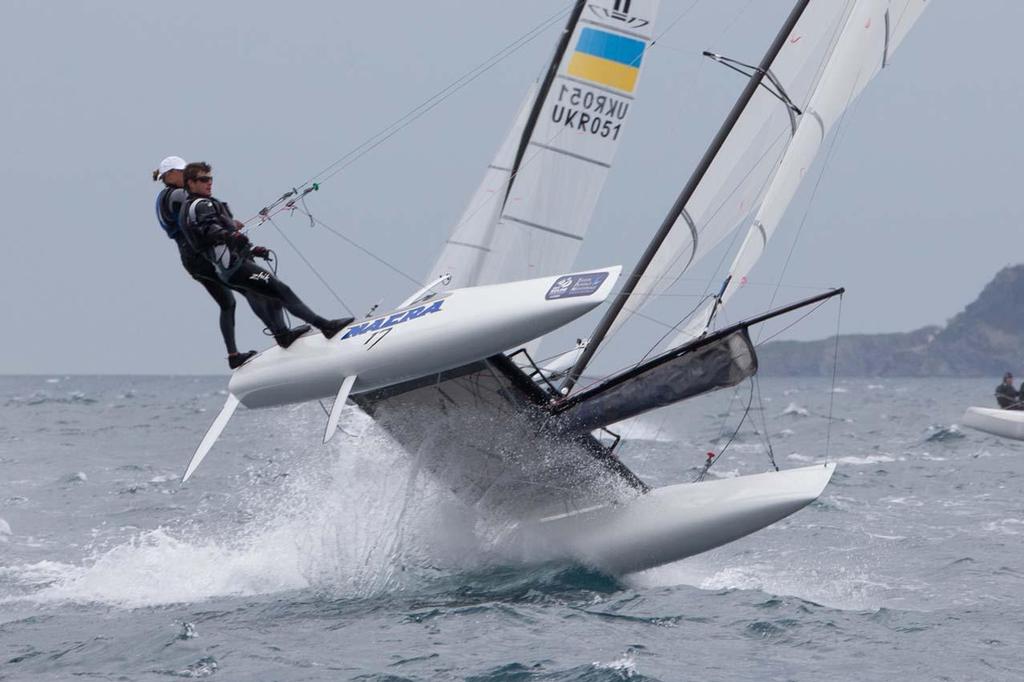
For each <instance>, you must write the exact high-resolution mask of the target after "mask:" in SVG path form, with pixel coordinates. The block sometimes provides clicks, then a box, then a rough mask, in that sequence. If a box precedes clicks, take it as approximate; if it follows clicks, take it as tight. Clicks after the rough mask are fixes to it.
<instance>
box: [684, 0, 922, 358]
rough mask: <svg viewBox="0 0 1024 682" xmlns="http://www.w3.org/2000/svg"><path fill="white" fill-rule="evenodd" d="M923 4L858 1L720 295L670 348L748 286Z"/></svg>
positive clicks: (700, 327) (699, 330)
mask: <svg viewBox="0 0 1024 682" xmlns="http://www.w3.org/2000/svg"><path fill="white" fill-rule="evenodd" d="M925 4H926V0H859V1H858V2H857V3H856V5H855V6H854V8H853V11H852V12H851V13H850V16H849V18H848V19H847V20H846V24H845V25H844V27H843V31H842V33H841V34H840V36H839V40H838V41H837V42H836V45H835V48H834V49H833V50H832V52H831V56H830V57H829V59H828V62H827V64H826V65H825V69H824V71H823V72H822V74H821V78H820V79H819V80H818V83H817V86H816V87H815V88H814V91H813V93H812V95H811V98H810V101H809V103H808V104H807V108H806V109H805V111H804V114H803V116H802V117H801V119H800V124H799V126H798V127H797V130H796V133H795V134H794V135H793V139H792V140H791V141H790V143H789V146H788V147H787V149H786V153H785V155H784V156H783V158H782V161H781V162H780V163H779V168H778V171H777V172H776V173H775V177H774V178H773V180H772V182H771V185H770V186H769V187H768V190H767V192H766V193H765V196H764V200H763V201H762V202H761V206H760V208H759V209H758V211H757V214H756V215H755V216H754V219H753V222H752V224H751V225H750V228H749V229H748V231H747V234H746V237H745V239H744V241H743V244H742V245H741V246H740V249H739V251H737V253H736V256H735V258H734V260H733V262H732V265H731V266H730V268H729V271H728V275H727V276H726V279H725V281H724V282H723V284H722V287H721V290H720V293H719V295H718V296H717V297H716V298H715V299H713V300H710V301H707V302H706V303H705V304H704V305H703V306H702V307H701V308H700V309H699V310H698V312H697V313H696V314H694V315H693V316H692V317H691V319H690V321H689V323H688V324H687V325H686V326H685V327H684V328H683V330H682V331H681V332H680V334H678V335H677V336H676V338H675V339H674V340H673V341H671V342H670V343H669V345H670V346H673V345H676V344H679V343H683V342H686V341H688V340H690V339H692V338H695V337H697V336H700V335H701V334H703V333H704V332H705V330H706V329H707V328H708V325H709V324H710V322H711V318H712V317H713V315H714V313H715V311H716V310H717V309H718V307H720V306H721V305H723V304H724V303H725V302H726V301H728V300H729V299H730V298H731V297H732V295H733V294H734V293H735V292H736V291H737V290H738V289H739V288H740V287H742V286H743V284H744V283H745V282H746V278H747V275H748V274H749V272H750V270H751V269H752V268H753V267H754V265H755V264H756V263H757V261H758V259H760V257H761V254H763V253H764V250H765V248H766V246H767V244H768V240H769V239H770V238H771V236H772V234H774V232H775V230H776V228H777V227H778V225H779V222H780V221H781V220H782V217H783V215H784V213H785V211H786V208H787V207H788V206H789V204H790V202H791V201H792V200H793V196H794V195H795V194H796V191H797V188H798V187H799V185H800V182H801V180H803V177H804V174H805V172H806V171H807V169H808V168H809V167H810V165H811V163H812V162H813V161H814V158H815V156H816V155H817V153H818V151H819V149H820V148H821V145H822V143H823V142H824V140H825V136H826V135H827V134H828V131H829V130H830V129H831V128H832V126H833V125H834V124H835V123H836V121H837V120H838V119H839V117H840V116H841V115H842V114H843V112H844V111H845V110H846V108H847V107H848V106H849V105H850V103H852V102H853V100H854V99H855V98H856V97H857V95H859V94H860V92H861V90H863V89H864V87H865V86H866V85H867V84H868V81H870V80H871V79H872V78H874V77H875V76H876V75H877V74H878V73H879V71H881V70H882V69H883V68H885V66H886V65H887V64H888V61H889V59H890V58H891V56H892V53H893V52H894V51H895V50H896V48H897V47H898V46H899V44H900V42H901V41H902V40H903V37H904V36H906V34H907V32H908V31H909V30H910V28H911V26H913V24H914V22H915V21H917V19H918V18H919V17H920V16H921V13H922V12H923V11H924V8H925Z"/></svg>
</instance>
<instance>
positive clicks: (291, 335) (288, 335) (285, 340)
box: [274, 324, 309, 348]
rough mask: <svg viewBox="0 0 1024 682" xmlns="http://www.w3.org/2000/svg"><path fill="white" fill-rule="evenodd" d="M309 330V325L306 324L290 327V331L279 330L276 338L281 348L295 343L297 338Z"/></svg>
mask: <svg viewBox="0 0 1024 682" xmlns="http://www.w3.org/2000/svg"><path fill="white" fill-rule="evenodd" d="M308 331H309V325H308V324H304V325H302V326H301V327H296V328H295V329H289V330H288V331H283V332H279V333H277V334H274V340H275V341H277V345H279V346H281V348H287V347H288V346H290V345H292V344H293V343H295V340H296V339H297V338H299V337H300V336H302V335H303V334H305V333H306V332H308Z"/></svg>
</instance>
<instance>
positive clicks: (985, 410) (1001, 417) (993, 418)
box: [961, 407, 1024, 440]
mask: <svg viewBox="0 0 1024 682" xmlns="http://www.w3.org/2000/svg"><path fill="white" fill-rule="evenodd" d="M961 422H962V423H963V425H964V426H969V427H971V428H972V429H977V430H978V431H984V432H985V433H991V434H992V435H993V436H1002V437H1003V438H1013V439H1014V440H1024V410H1000V409H997V408H994V407H968V408H967V411H965V412H964V416H963V418H962V419H961Z"/></svg>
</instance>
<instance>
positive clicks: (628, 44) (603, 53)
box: [568, 27, 644, 92]
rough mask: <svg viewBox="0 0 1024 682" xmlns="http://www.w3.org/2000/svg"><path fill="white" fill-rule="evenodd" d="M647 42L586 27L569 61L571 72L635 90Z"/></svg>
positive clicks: (598, 81) (630, 90)
mask: <svg viewBox="0 0 1024 682" xmlns="http://www.w3.org/2000/svg"><path fill="white" fill-rule="evenodd" d="M643 56H644V42H643V41H642V40H636V39H634V38H627V37H626V36H621V35H618V34H617V33H608V32H607V31H599V30H597V29H594V28H590V27H585V28H584V29H583V31H582V32H581V33H580V39H579V41H578V42H577V43H576V51H575V52H574V53H573V55H572V58H571V59H570V60H569V69H568V72H569V75H570V76H576V77H577V78H582V79H584V80H588V81H592V82H594V83H600V84H601V85H608V86H611V87H613V88H616V89H618V90H622V91H624V92H633V89H634V88H635V87H636V79H637V76H638V75H640V60H641V59H642V58H643Z"/></svg>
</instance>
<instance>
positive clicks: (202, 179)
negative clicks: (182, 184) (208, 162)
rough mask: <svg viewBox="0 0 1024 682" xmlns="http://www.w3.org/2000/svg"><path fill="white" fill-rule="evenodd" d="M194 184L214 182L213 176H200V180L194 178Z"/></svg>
mask: <svg viewBox="0 0 1024 682" xmlns="http://www.w3.org/2000/svg"><path fill="white" fill-rule="evenodd" d="M192 182H213V176H212V175H200V176H199V177H198V178H194V179H193V180H192Z"/></svg>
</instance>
